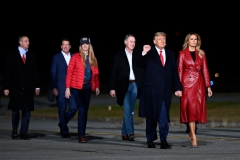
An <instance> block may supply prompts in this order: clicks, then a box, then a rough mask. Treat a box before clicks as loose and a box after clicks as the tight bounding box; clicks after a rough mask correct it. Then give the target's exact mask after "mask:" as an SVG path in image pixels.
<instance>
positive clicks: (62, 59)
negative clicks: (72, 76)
mask: <svg viewBox="0 0 240 160" xmlns="http://www.w3.org/2000/svg"><path fill="white" fill-rule="evenodd" d="M60 54H61V56H60V57H61V61H63V64H65V66H66V67H67V62H66V60H65V58H64V56H63V53H62V52H60Z"/></svg>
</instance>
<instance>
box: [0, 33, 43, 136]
mask: <svg viewBox="0 0 240 160" xmlns="http://www.w3.org/2000/svg"><path fill="white" fill-rule="evenodd" d="M28 48H29V38H28V37H27V36H21V37H19V46H18V48H17V49H15V50H13V51H11V52H10V53H9V54H8V55H7V57H6V62H5V68H4V78H3V81H4V82H3V89H4V95H6V96H9V103H8V109H9V110H12V138H13V139H18V134H17V130H18V125H19V121H20V110H21V111H22V119H21V128H20V139H23V140H29V139H30V138H29V136H28V135H27V133H28V127H29V122H30V116H31V111H33V110H34V99H33V93H34V91H35V94H36V95H39V93H40V86H39V73H38V66H37V59H36V55H35V53H34V52H32V51H30V50H29V49H28Z"/></svg>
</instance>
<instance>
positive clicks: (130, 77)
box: [125, 48, 135, 80]
mask: <svg viewBox="0 0 240 160" xmlns="http://www.w3.org/2000/svg"><path fill="white" fill-rule="evenodd" d="M125 52H126V55H127V59H128V63H129V67H130V74H129V80H135V75H134V73H133V69H132V52H131V53H129V52H128V51H127V50H126V48H125Z"/></svg>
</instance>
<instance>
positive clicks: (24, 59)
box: [22, 54, 26, 64]
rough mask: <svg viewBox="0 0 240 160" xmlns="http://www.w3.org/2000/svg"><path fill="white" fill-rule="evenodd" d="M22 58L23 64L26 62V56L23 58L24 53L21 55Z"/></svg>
mask: <svg viewBox="0 0 240 160" xmlns="http://www.w3.org/2000/svg"><path fill="white" fill-rule="evenodd" d="M22 60H23V64H25V63H26V58H25V56H24V54H23V55H22Z"/></svg>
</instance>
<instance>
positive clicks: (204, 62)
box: [202, 54, 211, 87]
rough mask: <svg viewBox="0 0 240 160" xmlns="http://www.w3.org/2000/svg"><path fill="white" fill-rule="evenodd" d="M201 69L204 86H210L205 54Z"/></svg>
mask: <svg viewBox="0 0 240 160" xmlns="http://www.w3.org/2000/svg"><path fill="white" fill-rule="evenodd" d="M202 71H203V76H204V81H205V86H206V87H210V86H211V85H210V75H209V71H208V65H207V58H206V54H204V55H203V66H202Z"/></svg>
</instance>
